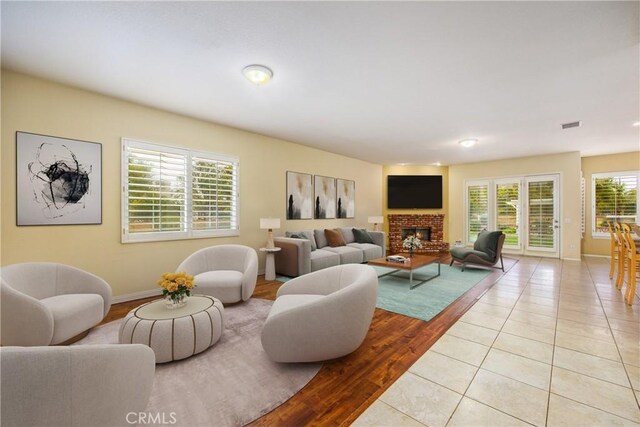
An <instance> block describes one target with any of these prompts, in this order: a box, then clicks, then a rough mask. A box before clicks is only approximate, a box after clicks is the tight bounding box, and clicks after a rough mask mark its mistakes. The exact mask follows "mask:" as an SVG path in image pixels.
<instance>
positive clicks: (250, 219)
mask: <svg viewBox="0 0 640 427" xmlns="http://www.w3.org/2000/svg"><path fill="white" fill-rule="evenodd" d="M1 118H2V150H1V153H2V156H1V167H2V169H1V170H2V184H1V190H2V209H1V217H2V226H1V233H2V242H1V251H2V259H1V260H0V261H1V264H2V265H7V264H12V263H17V262H25V261H51V262H59V263H65V264H70V265H74V266H77V267H79V268H82V269H86V270H88V271H91V272H93V273H95V274H97V275H99V276H101V277H103V278H104V279H106V280H107V281H108V282H109V283H110V284H111V286H112V287H113V292H114V295H124V294H129V293H134V292H140V291H145V290H149V289H153V288H154V286H155V282H156V280H157V279H158V277H159V276H160V274H161V273H163V272H165V271H171V270H173V269H175V268H176V266H177V265H178V264H179V263H180V261H182V260H183V259H184V258H185V257H186V256H187V255H189V254H190V253H192V252H193V251H195V250H197V249H199V248H202V247H205V246H210V245H218V244H222V243H240V244H245V245H248V246H251V247H254V248H259V247H261V246H264V243H265V240H266V230H260V229H259V218H260V217H279V218H281V219H282V228H281V229H280V230H275V231H274V233H275V234H276V235H281V234H283V233H284V231H285V230H287V229H289V230H291V229H311V228H333V227H338V226H352V225H354V226H355V225H357V226H362V227H367V226H368V224H367V216H369V215H377V214H379V212H380V206H382V190H381V185H380V181H381V176H382V166H380V165H376V164H372V163H368V162H364V161H360V160H356V159H352V158H348V157H344V156H339V155H336V154H331V153H328V152H324V151H320V150H316V149H312V148H309V147H305V146H302V145H299V144H294V143H291V142H287V141H282V140H279V139H275V138H269V137H266V136H261V135H257V134H254V133H250V132H245V131H241V130H238V129H233V128H229V127H226V126H220V125H216V124H213V123H209V122H205V121H201V120H195V119H192V118H188V117H185V116H180V115H177V114H172V113H169V112H166V111H161V110H156V109H153V108H149V107H145V106H141V105H137V104H133V103H129V102H125V101H122V100H118V99H114V98H110V97H107V96H103V95H99V94H96V93H92V92H87V91H83V90H79V89H75V88H71V87H68V86H63V85H59V84H55V83H52V82H48V81H44V80H39V79H35V78H32V77H28V76H25V75H21V74H17V73H13V72H9V71H4V70H3V71H2V116H1ZM18 130H20V131H26V132H33V133H41V134H46V135H54V136H60V137H65V138H72V139H80V140H86V141H94V142H99V143H101V144H102V166H103V183H102V185H103V189H102V190H103V198H102V203H103V207H102V209H103V223H102V225H75V226H48V227H47V226H36V227H17V226H16V225H15V224H16V214H15V209H16V208H15V200H16V194H15V176H16V171H15V133H16V131H18ZM122 137H129V138H134V139H141V140H145V141H149V142H156V143H160V144H165V145H173V146H183V147H188V148H192V149H196V150H202V151H210V152H216V153H223V154H230V155H234V156H238V157H239V158H240V196H241V198H240V215H241V216H240V230H241V232H240V236H239V237H233V238H208V239H194V240H180V241H169V242H155V243H133V244H121V243H120V230H121V224H120V208H121V192H120V162H121V157H120V139H121V138H122ZM287 170H293V171H298V172H306V173H311V174H318V175H325V176H332V177H336V178H344V179H352V180H355V182H356V218H355V219H353V220H346V219H344V220H318V221H313V220H306V221H302V220H298V221H286V220H284V217H285V192H286V189H285V172H286V171H287ZM260 261H261V266H263V265H264V259H263V256H262V254H261V259H260Z"/></svg>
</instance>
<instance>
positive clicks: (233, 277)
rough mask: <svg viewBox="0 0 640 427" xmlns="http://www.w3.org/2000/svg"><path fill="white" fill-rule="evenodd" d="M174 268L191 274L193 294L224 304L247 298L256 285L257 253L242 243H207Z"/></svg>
mask: <svg viewBox="0 0 640 427" xmlns="http://www.w3.org/2000/svg"><path fill="white" fill-rule="evenodd" d="M176 271H184V272H186V273H188V274H190V275H192V276H194V283H195V285H196V288H195V293H198V294H204V295H209V296H212V297H214V298H217V299H219V300H220V301H222V303H223V304H227V303H234V302H239V301H246V300H248V299H249V298H251V295H252V294H253V290H254V289H255V288H256V281H257V280H258V254H257V253H256V251H255V249H253V248H250V247H248V246H243V245H218V246H210V247H208V248H204V249H200V250H199V251H196V252H194V253H193V254H191V255H189V256H188V257H187V259H185V260H184V261H182V263H181V264H180V265H179V266H178V268H177V270H176Z"/></svg>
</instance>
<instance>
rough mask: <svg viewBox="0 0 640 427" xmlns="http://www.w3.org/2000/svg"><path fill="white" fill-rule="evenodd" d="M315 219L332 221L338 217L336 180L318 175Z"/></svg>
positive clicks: (316, 178) (316, 180) (316, 177)
mask: <svg viewBox="0 0 640 427" xmlns="http://www.w3.org/2000/svg"><path fill="white" fill-rule="evenodd" d="M314 180H315V200H314V205H313V206H314V212H315V215H314V217H315V218H316V219H331V218H335V217H336V180H335V179H334V178H329V177H328V176H321V175H316V176H315V177H314Z"/></svg>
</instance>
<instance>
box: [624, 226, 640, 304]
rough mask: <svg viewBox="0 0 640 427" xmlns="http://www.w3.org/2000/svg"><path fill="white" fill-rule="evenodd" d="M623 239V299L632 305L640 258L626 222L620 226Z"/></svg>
mask: <svg viewBox="0 0 640 427" xmlns="http://www.w3.org/2000/svg"><path fill="white" fill-rule="evenodd" d="M620 228H621V232H622V236H623V239H624V246H625V252H626V256H627V288H626V290H625V293H624V299H625V301H626V302H627V304H629V305H633V302H634V300H635V295H636V286H637V283H638V272H639V271H640V266H639V265H638V263H640V258H639V257H638V250H637V247H636V242H635V241H634V240H633V233H632V232H631V227H629V225H628V224H621V226H620Z"/></svg>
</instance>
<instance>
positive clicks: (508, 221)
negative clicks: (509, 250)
mask: <svg viewBox="0 0 640 427" xmlns="http://www.w3.org/2000/svg"><path fill="white" fill-rule="evenodd" d="M495 209H496V229H497V230H501V231H502V232H503V233H504V234H505V241H504V246H505V247H515V248H519V247H520V231H519V229H520V181H518V180H516V181H512V182H498V183H496V206H495Z"/></svg>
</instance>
